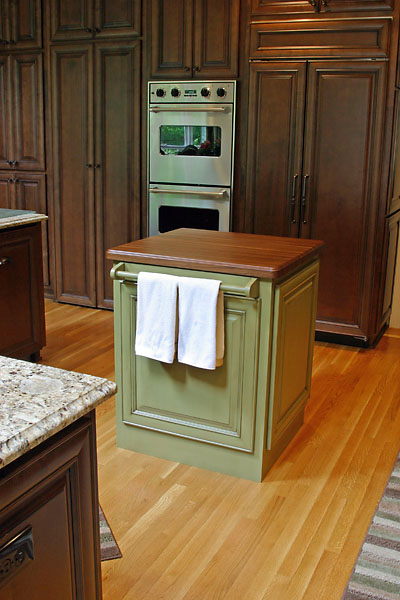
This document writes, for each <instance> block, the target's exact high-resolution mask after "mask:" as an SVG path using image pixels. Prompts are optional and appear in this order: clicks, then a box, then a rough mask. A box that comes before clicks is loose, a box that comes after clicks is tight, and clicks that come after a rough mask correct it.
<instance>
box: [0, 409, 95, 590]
mask: <svg viewBox="0 0 400 600" xmlns="http://www.w3.org/2000/svg"><path fill="white" fill-rule="evenodd" d="M28 590H29V592H28ZM101 596H102V594H101V578H100V545H99V523H98V496H97V462H96V445H95V421H94V411H92V412H91V413H90V414H89V415H87V416H85V417H82V418H81V419H80V420H79V421H77V422H75V423H73V424H72V425H70V426H69V427H67V428H66V429H64V430H63V431H62V432H60V433H59V434H57V435H55V436H53V437H52V438H50V439H49V440H48V441H46V442H44V443H43V444H41V445H39V446H38V447H37V448H35V449H33V450H31V451H30V452H28V453H27V454H25V455H24V456H22V457H21V458H19V459H17V460H16V461H14V462H13V463H11V464H10V465H8V466H6V467H4V469H2V470H1V471H0V597H1V598H2V600H15V599H16V598H27V597H29V599H30V600H50V599H51V600H54V599H55V598H57V600H72V599H77V598H82V599H83V598H84V599H85V600H95V599H100V598H101Z"/></svg>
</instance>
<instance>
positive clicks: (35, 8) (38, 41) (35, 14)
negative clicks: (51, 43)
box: [10, 0, 42, 49]
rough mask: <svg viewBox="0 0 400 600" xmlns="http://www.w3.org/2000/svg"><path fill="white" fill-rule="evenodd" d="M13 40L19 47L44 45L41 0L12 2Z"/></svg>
mask: <svg viewBox="0 0 400 600" xmlns="http://www.w3.org/2000/svg"><path fill="white" fill-rule="evenodd" d="M10 8H11V10H10V14H11V23H12V26H11V40H12V45H13V46H14V44H15V48H18V49H20V48H21V49H22V48H24V49H31V48H32V49H34V48H41V47H42V10H41V2H40V0H18V2H10Z"/></svg>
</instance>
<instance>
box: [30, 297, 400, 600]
mask: <svg viewBox="0 0 400 600" xmlns="http://www.w3.org/2000/svg"><path fill="white" fill-rule="evenodd" d="M46 318H47V346H46V348H44V349H43V351H42V357H43V360H42V362H43V363H44V364H49V365H53V366H56V367H62V368H66V369H71V370H76V371H81V372H86V373H90V374H93V375H99V376H102V377H108V378H111V379H112V378H113V374H114V369H113V340H112V336H113V324H112V318H113V316H112V313H110V312H107V311H101V310H93V309H86V308H80V307H74V306H68V305H62V304H56V303H53V302H51V301H46ZM314 356H315V358H314V371H313V382H312V395H311V399H310V401H309V403H308V406H307V410H306V419H305V424H304V427H303V428H302V429H301V430H300V432H299V433H298V435H297V436H296V438H295V439H294V440H293V442H292V443H291V444H290V446H289V447H288V448H287V450H286V451H285V453H284V454H283V455H282V457H281V458H280V460H279V461H278V463H277V464H276V465H275V466H274V467H273V469H272V470H271V471H270V472H269V474H268V475H267V477H266V478H265V480H264V481H263V482H262V483H261V484H257V483H253V482H250V481H245V480H243V479H235V478H233V477H229V476H226V475H221V474H218V473H212V472H208V471H204V470H202V469H197V468H194V467H188V466H185V465H180V464H177V463H171V462H168V461H164V460H160V459H156V458H153V457H150V456H145V455H141V454H136V453H133V452H129V451H127V450H123V449H118V448H116V446H115V425H114V421H115V407H114V400H113V399H111V400H108V401H107V402H106V403H104V404H103V405H102V406H101V407H100V408H99V409H98V412H97V423H98V460H99V489H100V501H101V504H102V506H103V509H104V511H105V514H106V516H107V518H108V519H109V521H110V524H111V527H112V529H113V531H114V533H115V535H116V538H117V540H118V542H119V544H120V547H121V550H122V553H123V558H122V559H120V560H114V561H109V562H106V563H103V564H102V573H103V593H104V600H130V599H132V600H161V599H162V600H180V599H184V600H211V599H213V600H217V599H218V600H220V599H221V600H222V599H223V600H259V599H260V600H261V599H265V600H266V599H270V600H297V599H303V598H304V599H306V600H339V599H340V597H341V595H342V593H343V590H344V588H345V585H346V582H347V579H348V577H349V574H350V572H351V570H352V567H353V564H354V561H355V559H356V557H357V554H358V551H359V548H360V544H361V542H362V539H363V537H364V535H365V532H366V530H367V528H368V525H369V522H370V519H371V517H372V515H373V513H374V511H375V508H376V505H377V503H378V501H379V498H380V496H381V494H382V491H383V489H384V486H385V483H386V480H387V478H388V476H389V474H390V472H391V470H392V466H393V463H394V461H395V458H396V456H397V453H398V452H399V448H400V411H399V405H400V360H399V359H400V330H393V329H392V330H389V331H388V333H387V334H386V335H385V336H384V337H383V338H382V340H381V341H380V342H379V344H378V345H377V347H376V348H375V349H372V350H359V349H354V348H348V347H343V346H334V345H328V344H323V343H318V344H316V347H315V355H314Z"/></svg>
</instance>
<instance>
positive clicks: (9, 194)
mask: <svg viewBox="0 0 400 600" xmlns="http://www.w3.org/2000/svg"><path fill="white" fill-rule="evenodd" d="M9 179H11V175H10V173H0V208H15V201H14V194H13V187H12V183H10V182H9Z"/></svg>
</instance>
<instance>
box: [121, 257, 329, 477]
mask: <svg viewBox="0 0 400 600" xmlns="http://www.w3.org/2000/svg"><path fill="white" fill-rule="evenodd" d="M118 271H120V273H121V277H119V275H118ZM140 271H152V272H160V273H168V274H174V275H178V276H180V275H183V276H185V277H195V278H197V277H203V278H204V277H206V278H212V279H218V280H220V281H221V282H222V285H223V288H224V290H225V291H224V309H225V356H224V361H223V365H222V366H220V367H217V368H216V369H215V370H214V371H208V370H204V369H198V368H194V367H191V366H188V365H184V364H181V363H179V362H177V360H175V361H174V362H173V363H172V364H165V363H161V362H158V361H155V360H151V359H147V358H144V357H142V356H136V355H135V351H134V344H135V330H136V297H137V285H136V283H135V281H134V280H135V278H136V277H137V274H138V273H139V272H140ZM114 277H115V281H114V299H115V305H114V315H115V343H116V380H117V384H118V396H117V406H118V408H117V445H118V446H120V447H123V448H127V449H130V450H134V451H137V452H142V453H145V454H151V455H153V456H158V457H160V458H165V459H168V460H172V461H177V462H181V463H185V464H189V465H194V466H198V467H202V468H206V469H210V470H214V471H218V472H222V473H227V474H229V475H234V476H238V477H243V478H246V479H251V480H254V481H261V480H262V479H263V477H264V475H265V473H266V471H267V470H268V469H269V468H270V467H271V466H272V464H273V462H275V460H276V459H277V458H278V456H279V455H280V454H281V452H282V451H283V449H284V448H285V446H286V445H287V444H288V443H289V442H290V440H291V439H292V437H293V436H294V435H295V433H296V431H297V430H298V429H299V427H300V426H301V424H302V422H303V415H304V406H305V403H306V401H307V399H308V397H309V393H310V380H311V365H312V354H313V339H314V327H315V311H316V297H317V280H318V262H317V261H314V262H313V263H312V264H311V265H310V264H309V265H308V266H307V267H305V268H303V269H301V270H300V271H298V272H297V273H296V274H295V275H291V276H290V277H286V278H285V279H283V280H279V281H277V282H275V281H274V280H269V281H268V280H264V279H257V278H251V277H245V276H238V275H227V274H224V273H209V272H207V273H204V272H202V271H192V270H187V269H179V268H169V267H162V266H153V265H138V264H132V263H119V264H117V265H116V267H114Z"/></svg>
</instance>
